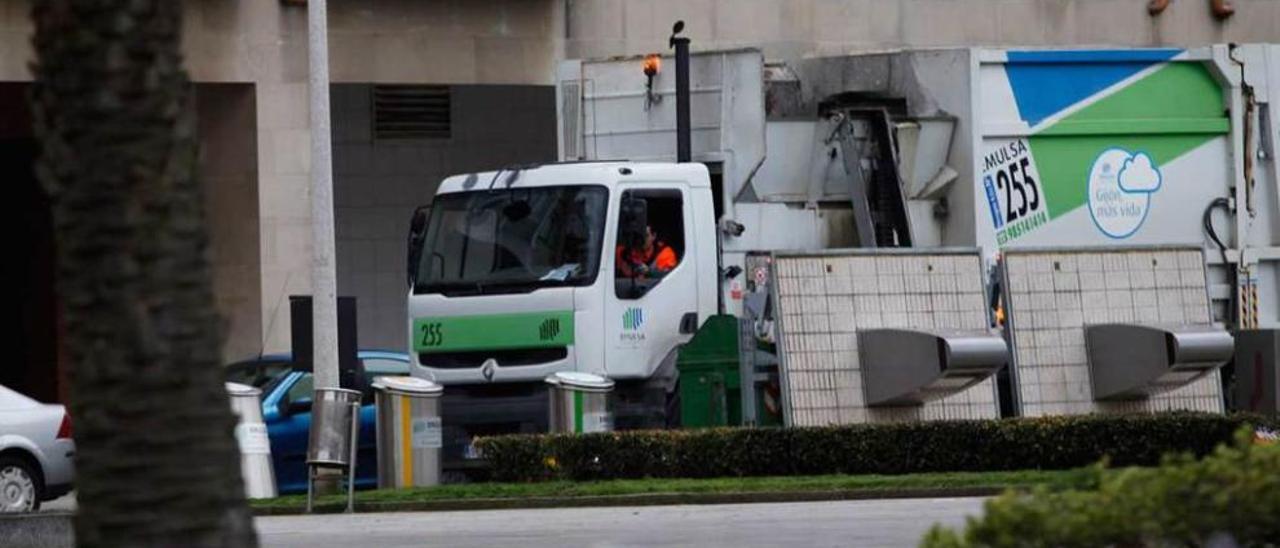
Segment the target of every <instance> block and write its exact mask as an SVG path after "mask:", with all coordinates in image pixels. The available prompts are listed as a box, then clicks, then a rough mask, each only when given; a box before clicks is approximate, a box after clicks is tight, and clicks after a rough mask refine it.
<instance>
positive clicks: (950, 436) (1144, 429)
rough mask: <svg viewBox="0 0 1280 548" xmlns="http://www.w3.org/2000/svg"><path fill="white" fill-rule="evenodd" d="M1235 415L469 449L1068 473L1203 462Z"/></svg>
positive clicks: (588, 469) (552, 439) (505, 457)
mask: <svg viewBox="0 0 1280 548" xmlns="http://www.w3.org/2000/svg"><path fill="white" fill-rule="evenodd" d="M1274 423H1275V420H1274V419H1267V418H1263V417H1258V416H1245V415H1231V416H1223V415H1211V414H1203V413H1167V414H1157V415H1118V416H1116V415H1085V416H1073V417H1043V418H1033V419H1000V420H985V421H939V422H912V423H895V424H863V425H851V426H833V427H822V428H718V429H704V430H646V431H627V432H611V433H600V434H541V435H515V436H500V437H491V438H480V439H478V440H476V447H477V448H478V449H479V450H480V452H481V454H482V455H483V456H484V458H485V459H486V460H487V461H488V462H489V464H490V467H491V470H492V474H493V479H495V480H498V481H542V480H549V479H569V480H602V479H619V478H646V477H651V478H710V477H730V476H789V475H820V474H908V473H915V472H963V471H988V470H1027V469H1045V470H1054V469H1067V468H1076V467H1081V466H1087V465H1090V464H1093V463H1095V462H1097V461H1098V460H1100V459H1102V458H1104V457H1105V458H1107V459H1109V461H1110V462H1111V463H1112V464H1113V465H1116V466H1131V465H1139V466H1149V465H1155V464H1158V463H1159V462H1160V458H1161V457H1162V456H1163V455H1165V454H1167V453H1173V452H1189V453H1192V454H1194V455H1197V456H1203V455H1205V454H1208V453H1209V452H1210V451H1212V450H1213V448H1214V447H1215V446H1217V445H1218V444H1220V443H1223V442H1228V441H1230V440H1231V436H1232V433H1233V432H1235V431H1236V430H1237V429H1239V428H1240V427H1241V426H1242V425H1245V424H1261V425H1269V426H1270V425H1274Z"/></svg>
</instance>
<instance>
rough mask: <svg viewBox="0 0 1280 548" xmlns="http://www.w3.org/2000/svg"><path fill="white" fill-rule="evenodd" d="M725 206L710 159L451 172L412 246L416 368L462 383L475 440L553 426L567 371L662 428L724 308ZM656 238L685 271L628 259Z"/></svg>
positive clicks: (462, 409)
mask: <svg viewBox="0 0 1280 548" xmlns="http://www.w3.org/2000/svg"><path fill="white" fill-rule="evenodd" d="M713 209H714V208H713V205H712V192H711V183H710V177H709V174H708V171H707V168H706V167H705V166H703V165H701V164H658V163H635V162H591V163H569V164H555V165H543V166H534V167H523V168H513V169H504V170H498V171H491V172H484V173H473V174H466V175H458V176H453V177H449V178H448V179H446V180H444V181H443V182H442V183H441V184H440V187H439V190H438V191H437V193H436V196H435V198H434V199H433V201H432V204H431V205H430V206H429V207H426V208H423V209H421V210H420V211H419V213H418V214H417V215H416V216H415V220H414V226H413V232H412V234H411V235H410V239H409V285H410V292H409V297H408V319H409V322H408V326H407V327H408V329H409V340H410V341H411V348H410V354H411V359H412V364H413V365H412V368H411V369H412V373H413V374H414V375H416V376H421V377H427V378H433V379H435V380H436V381H437V382H440V383H442V384H444V385H446V386H449V387H451V389H450V390H447V391H446V394H449V395H453V396H454V397H453V398H452V399H450V396H446V401H445V409H444V412H445V415H446V417H449V418H451V419H456V420H451V421H450V422H451V423H453V424H458V425H463V424H467V423H470V424H471V425H473V426H474V428H473V429H472V430H471V431H467V432H457V435H458V436H462V437H465V436H471V435H477V434H493V433H500V432H511V431H515V432H521V431H539V430H541V429H543V428H545V424H544V423H545V421H546V416H545V414H546V406H545V402H544V401H542V399H541V398H542V397H543V394H544V390H545V389H544V388H543V386H544V385H543V382H542V381H543V379H545V378H546V377H547V376H548V375H551V374H554V373H557V372H562V371H581V372H588V373H595V374H598V375H603V376H606V377H608V378H611V379H614V380H615V381H617V382H618V383H619V389H618V390H617V392H618V393H619V397H621V398H624V399H626V398H627V397H628V395H629V394H630V395H632V396H634V399H635V402H633V403H636V402H651V403H652V404H653V405H649V406H647V407H646V406H645V405H643V404H641V403H637V404H636V405H635V406H630V405H628V404H627V403H626V402H623V403H622V405H620V406H619V407H618V409H619V411H618V415H617V417H616V420H617V421H619V423H626V422H627V421H628V420H631V421H638V423H637V424H635V426H643V425H646V424H644V421H646V420H648V421H651V422H652V421H654V420H657V417H658V415H659V414H660V413H662V412H663V410H662V409H661V404H658V403H657V402H660V401H661V400H662V398H660V397H658V394H662V393H666V394H669V393H670V392H671V390H673V388H674V387H673V384H674V382H675V379H674V353H675V350H676V348H677V347H679V345H680V344H682V343H684V342H687V341H688V340H689V338H690V337H691V336H692V335H693V333H694V332H695V331H696V330H697V328H698V326H699V325H700V324H701V322H702V321H704V320H706V318H708V317H710V316H711V315H713V314H715V313H716V309H717V304H716V303H717V293H716V292H717V283H716V276H717V263H716V257H717V248H716V228H715V221H714V218H713V216H714V214H713ZM650 232H651V233H652V234H653V237H652V238H650V239H648V240H649V241H646V236H647V235H648V234H649V233H650ZM645 244H650V246H651V247H653V246H656V247H664V248H670V252H671V253H673V254H674V255H675V257H676V261H675V265H674V267H672V268H670V269H669V270H667V271H665V272H658V271H656V270H654V271H650V272H646V273H641V271H643V270H646V269H644V268H640V269H629V268H626V267H625V266H624V265H620V264H619V261H620V260H622V257H623V256H624V254H625V253H624V251H625V250H626V249H629V248H631V247H635V246H644V245H645ZM628 271H630V273H629V274H627V273H626V272H628ZM654 405H659V408H658V409H654V408H653V407H654ZM627 409H633V410H634V411H635V413H633V415H634V416H632V417H630V418H629V417H628V413H627V412H626V410H627ZM451 412H453V414H454V415H455V416H454V417H450V414H451ZM643 417H648V418H647V419H646V418H643ZM648 425H650V426H662V424H661V423H658V424H648ZM620 426H625V424H620ZM446 435H447V434H446ZM446 452H448V451H447V450H446ZM446 456H447V455H446Z"/></svg>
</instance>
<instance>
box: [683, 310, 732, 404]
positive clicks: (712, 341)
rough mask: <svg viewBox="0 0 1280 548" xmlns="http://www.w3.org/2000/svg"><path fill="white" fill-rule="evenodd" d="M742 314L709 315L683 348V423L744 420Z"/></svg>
mask: <svg viewBox="0 0 1280 548" xmlns="http://www.w3.org/2000/svg"><path fill="white" fill-rule="evenodd" d="M738 360H739V355H738V318H737V317H735V316H728V315H718V316H712V317H710V318H707V321H706V323H704V324H703V325H702V327H701V328H700V329H698V332H697V333H695V334H694V335H693V338H692V339H690V340H689V342H688V344H685V345H684V346H683V347H681V348H680V355H679V357H678V358H677V359H676V369H677V370H679V371H680V425H681V426H683V427H685V428H699V427H708V426H736V425H739V424H742V374H741V373H740V372H739V368H738Z"/></svg>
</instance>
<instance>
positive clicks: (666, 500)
mask: <svg viewBox="0 0 1280 548" xmlns="http://www.w3.org/2000/svg"><path fill="white" fill-rule="evenodd" d="M1006 489H1008V488H1007V487H943V488H921V489H845V490H825V491H759V492H726V493H642V494H635V495H590V496H566V497H510V498H476V499H448V500H424V501H394V502H359V501H357V502H356V504H355V509H356V512H357V513H370V512H456V511H466V510H514V509H530V508H582V507H590V506H599V507H610V506H666V505H676V504H752V503H778V502H823V501H837V500H873V499H912V498H942V497H989V496H994V495H998V494H1000V493H1002V492H1004V491H1005V490H1006ZM345 509H346V504H345V503H324V504H317V505H316V506H315V508H314V510H315V511H314V513H316V514H336V513H341V512H343V511H344V510H345ZM305 514H306V507H305V506H304V505H298V506H278V507H266V508H254V509H253V515H254V516H260V517H261V516H292V515H305Z"/></svg>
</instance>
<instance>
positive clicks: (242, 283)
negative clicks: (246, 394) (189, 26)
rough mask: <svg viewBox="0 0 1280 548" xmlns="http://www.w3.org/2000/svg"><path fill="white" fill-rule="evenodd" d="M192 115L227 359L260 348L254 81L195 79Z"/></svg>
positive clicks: (215, 294) (223, 352)
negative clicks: (194, 122) (208, 82)
mask: <svg viewBox="0 0 1280 548" xmlns="http://www.w3.org/2000/svg"><path fill="white" fill-rule="evenodd" d="M196 116H197V121H198V132H199V136H200V162H199V170H200V172H199V177H200V182H201V184H202V185H203V187H204V198H205V215H207V219H208V227H209V236H210V238H209V243H210V254H211V260H212V262H213V291H214V299H215V304H216V305H217V307H218V312H219V313H221V315H222V318H223V321H224V335H225V337H226V339H225V340H224V343H223V349H222V355H223V358H224V359H226V360H228V361H230V360H235V359H239V358H243V357H245V356H251V355H255V354H257V353H258V352H260V351H261V350H262V344H261V341H262V337H261V333H262V308H261V304H260V303H261V301H262V287H261V285H259V284H260V281H259V280H260V276H261V255H260V249H259V248H260V246H259V238H260V233H261V230H260V229H259V227H258V169H257V168H258V151H257V148H258V147H257V130H256V129H255V125H256V122H257V105H256V103H255V101H254V90H253V86H251V85H249V84H202V85H199V86H197V88H196Z"/></svg>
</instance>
